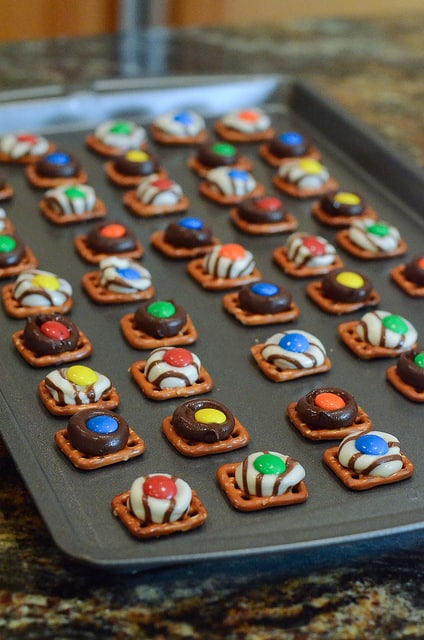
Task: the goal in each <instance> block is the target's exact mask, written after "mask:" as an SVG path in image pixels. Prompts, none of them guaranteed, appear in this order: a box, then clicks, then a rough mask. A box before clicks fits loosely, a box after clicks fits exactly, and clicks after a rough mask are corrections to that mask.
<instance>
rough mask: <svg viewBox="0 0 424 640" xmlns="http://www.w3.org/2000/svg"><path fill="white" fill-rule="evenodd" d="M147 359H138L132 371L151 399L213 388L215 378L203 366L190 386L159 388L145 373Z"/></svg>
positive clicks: (138, 383)
mask: <svg viewBox="0 0 424 640" xmlns="http://www.w3.org/2000/svg"><path fill="white" fill-rule="evenodd" d="M145 365H146V360H138V361H137V362H134V363H133V364H132V365H131V367H130V373H131V375H132V377H133V378H134V380H135V382H136V383H137V385H138V386H139V387H140V389H141V391H142V392H143V393H144V395H145V396H147V397H148V398H150V399H151V400H169V399H170V398H186V397H189V396H198V395H201V394H202V393H208V392H209V391H211V390H212V388H213V380H212V378H211V376H210V375H209V373H208V372H207V371H206V369H205V368H204V367H203V366H201V367H200V372H199V378H198V380H197V382H195V383H194V384H192V385H190V386H188V387H165V388H164V389H159V388H158V387H157V386H156V385H154V384H152V383H151V382H149V381H148V380H147V378H146V376H145V375H144V368H145Z"/></svg>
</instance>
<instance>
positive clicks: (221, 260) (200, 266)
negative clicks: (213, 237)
mask: <svg viewBox="0 0 424 640" xmlns="http://www.w3.org/2000/svg"><path fill="white" fill-rule="evenodd" d="M187 270H188V272H189V274H190V275H191V277H192V278H194V280H196V281H197V282H198V283H199V284H200V285H201V286H202V287H204V288H205V289H211V290H218V291H219V290H224V289H231V288H233V287H237V286H241V285H243V284H248V283H249V282H255V281H257V280H259V279H260V277H261V274H260V272H259V270H258V269H257V268H256V262H255V258H254V256H253V254H252V253H251V252H250V251H248V250H247V249H245V248H244V247H243V246H242V245H240V244H238V243H228V244H224V245H217V246H215V247H214V248H213V249H212V251H210V252H209V253H208V254H207V255H206V256H205V257H204V258H195V259H194V260H191V261H190V262H189V263H188V265H187Z"/></svg>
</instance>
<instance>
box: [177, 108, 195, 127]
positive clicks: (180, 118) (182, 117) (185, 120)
mask: <svg viewBox="0 0 424 640" xmlns="http://www.w3.org/2000/svg"><path fill="white" fill-rule="evenodd" d="M174 120H175V122H181V124H191V123H192V122H193V116H192V114H191V113H189V112H188V111H180V112H179V113H176V114H175V115H174Z"/></svg>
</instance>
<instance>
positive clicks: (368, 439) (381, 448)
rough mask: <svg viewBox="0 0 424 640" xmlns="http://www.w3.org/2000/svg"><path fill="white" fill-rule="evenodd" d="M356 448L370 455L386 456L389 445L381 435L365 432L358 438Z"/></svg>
mask: <svg viewBox="0 0 424 640" xmlns="http://www.w3.org/2000/svg"><path fill="white" fill-rule="evenodd" d="M356 448H357V449H358V451H360V452H361V453H365V454H367V455H369V456H384V455H385V454H386V453H387V452H388V450H389V445H388V444H387V442H386V440H385V439H384V438H382V437H381V436H379V435H377V434H374V433H369V434H367V433H365V434H364V435H363V436H360V437H359V438H358V439H357V440H356Z"/></svg>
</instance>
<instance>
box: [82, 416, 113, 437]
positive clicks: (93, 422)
mask: <svg viewBox="0 0 424 640" xmlns="http://www.w3.org/2000/svg"><path fill="white" fill-rule="evenodd" d="M86 425H87V429H88V430H89V431H93V432H94V433H105V434H106V433H115V431H117V430H118V421H117V420H116V419H115V418H113V417H112V416H106V415H104V416H103V415H98V416H94V417H93V418H89V419H88V420H87V422H86Z"/></svg>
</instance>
